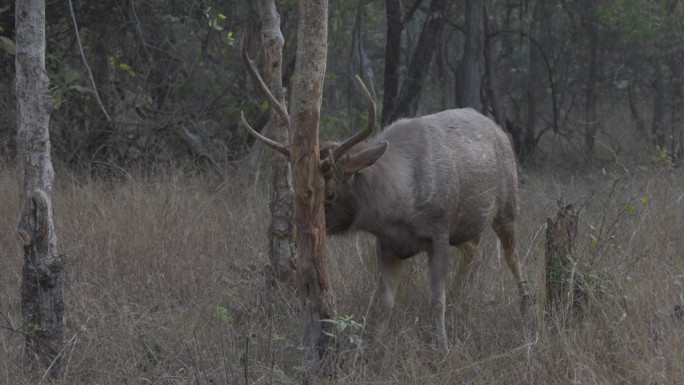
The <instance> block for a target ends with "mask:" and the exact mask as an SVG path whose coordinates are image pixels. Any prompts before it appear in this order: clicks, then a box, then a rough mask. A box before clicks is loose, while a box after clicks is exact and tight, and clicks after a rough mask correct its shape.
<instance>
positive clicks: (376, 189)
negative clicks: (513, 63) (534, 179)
mask: <svg viewBox="0 0 684 385" xmlns="http://www.w3.org/2000/svg"><path fill="white" fill-rule="evenodd" d="M384 143H386V145H384V146H383V144H384ZM337 145H338V144H337V143H326V144H323V145H322V146H321V154H322V156H325V154H327V153H328V152H329V151H328V149H333V148H335V147H336V146H337ZM383 147H384V148H385V150H384V151H382V148H383ZM373 149H377V150H376V151H378V152H384V153H382V154H380V155H379V157H378V154H373ZM359 154H361V155H359ZM363 154H370V155H366V156H367V157H370V156H375V157H376V158H377V160H376V161H375V162H374V163H372V164H370V165H368V163H371V162H370V161H368V162H365V163H363V162H361V164H362V165H367V166H366V167H362V168H360V169H359V170H354V169H353V168H352V169H350V170H345V171H342V172H340V173H338V177H337V178H327V181H326V197H329V196H331V195H332V196H333V197H334V200H332V199H328V200H327V201H326V205H325V214H326V227H327V230H328V233H329V234H339V233H344V232H348V231H357V230H361V231H366V232H369V233H371V234H374V235H375V236H376V237H377V240H378V243H379V244H380V245H381V246H382V247H383V248H384V249H385V250H386V251H387V252H390V253H392V254H394V255H396V256H397V257H399V258H401V259H406V258H409V257H411V256H414V255H415V254H417V253H418V252H420V251H422V250H425V251H427V249H429V248H430V246H431V244H432V242H433V241H436V240H439V239H440V238H441V239H444V238H445V237H448V243H449V244H450V245H452V246H458V245H460V244H462V243H464V242H468V241H471V240H474V239H476V238H478V237H479V236H480V234H481V233H482V231H484V229H485V228H486V227H487V226H488V225H490V224H491V223H492V222H493V220H494V219H499V221H500V222H512V221H513V220H514V219H515V214H516V211H517V207H518V196H517V188H518V187H517V186H518V180H517V172H516V162H515V157H514V154H513V150H512V149H511V146H510V142H509V140H508V137H507V136H506V134H505V133H504V132H503V131H502V130H501V129H500V128H499V127H498V126H497V125H496V124H495V123H494V122H492V121H491V120H490V119H489V118H487V117H485V116H483V115H481V114H480V113H478V112H477V111H475V110H472V109H455V110H447V111H442V112H439V113H436V114H433V115H428V116H423V117H420V118H414V119H403V120H400V121H397V122H396V123H394V124H392V125H391V126H389V127H387V128H386V129H385V130H384V131H383V132H382V133H380V134H379V135H377V136H376V137H375V138H374V139H373V140H372V141H371V142H367V143H359V144H357V145H356V146H355V147H353V148H352V149H351V150H350V151H349V152H348V153H347V155H345V156H343V157H342V158H341V159H339V160H338V161H337V164H338V168H340V169H344V166H345V164H347V163H349V162H351V161H352V160H353V159H354V157H355V156H356V157H358V156H361V157H363V156H364V155H363ZM339 174H342V175H339ZM345 174H346V175H345Z"/></svg>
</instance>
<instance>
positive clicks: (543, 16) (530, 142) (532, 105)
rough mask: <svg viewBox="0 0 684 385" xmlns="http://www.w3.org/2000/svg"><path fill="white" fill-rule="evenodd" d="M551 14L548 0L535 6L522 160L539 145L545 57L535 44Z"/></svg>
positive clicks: (546, 28) (546, 31) (539, 39)
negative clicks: (538, 116) (538, 126)
mask: <svg viewBox="0 0 684 385" xmlns="http://www.w3.org/2000/svg"><path fill="white" fill-rule="evenodd" d="M549 16H550V15H549V6H548V4H546V0H540V1H538V2H537V3H536V4H535V6H534V19H533V27H532V35H531V36H529V38H528V44H529V49H530V69H529V73H528V76H529V78H528V81H527V119H526V124H525V131H524V133H523V138H522V142H521V144H522V145H521V149H520V154H519V157H520V160H521V161H522V162H525V161H527V160H529V159H530V157H531V156H532V155H533V154H534V151H535V149H536V147H537V108H538V103H537V102H538V100H539V96H540V94H541V92H542V90H543V83H542V79H544V76H542V71H543V70H544V58H543V56H542V52H541V50H542V49H543V48H544V47H539V46H537V45H536V44H534V40H535V39H537V41H544V40H545V39H543V38H542V35H543V34H547V33H548V28H549V21H548V20H549Z"/></svg>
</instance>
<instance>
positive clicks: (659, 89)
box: [651, 63, 665, 149]
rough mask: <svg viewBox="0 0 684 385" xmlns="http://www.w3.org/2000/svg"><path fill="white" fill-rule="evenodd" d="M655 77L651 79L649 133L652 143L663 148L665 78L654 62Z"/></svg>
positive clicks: (658, 65)
mask: <svg viewBox="0 0 684 385" xmlns="http://www.w3.org/2000/svg"><path fill="white" fill-rule="evenodd" d="M654 67H655V79H654V80H653V88H654V92H653V120H652V124H651V133H652V137H653V140H654V143H653V144H655V145H656V146H657V147H658V148H660V149H664V148H665V130H664V127H663V124H664V122H665V79H664V76H663V70H662V69H661V68H660V64H658V63H656V64H655V65H654Z"/></svg>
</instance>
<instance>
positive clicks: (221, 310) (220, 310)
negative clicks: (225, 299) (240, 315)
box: [214, 305, 233, 326]
mask: <svg viewBox="0 0 684 385" xmlns="http://www.w3.org/2000/svg"><path fill="white" fill-rule="evenodd" d="M214 310H215V311H216V315H218V317H219V319H220V320H221V322H223V323H224V324H226V325H227V326H231V325H232V324H233V317H231V316H230V314H228V309H226V308H225V307H223V306H219V305H216V306H214Z"/></svg>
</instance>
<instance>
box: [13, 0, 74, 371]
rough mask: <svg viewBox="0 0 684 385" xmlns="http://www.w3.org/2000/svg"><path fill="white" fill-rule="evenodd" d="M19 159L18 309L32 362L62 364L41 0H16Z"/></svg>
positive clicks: (50, 105) (51, 367)
mask: <svg viewBox="0 0 684 385" xmlns="http://www.w3.org/2000/svg"><path fill="white" fill-rule="evenodd" d="M15 15H16V31H17V35H16V46H17V53H16V71H17V72H16V91H17V148H18V151H17V158H18V159H17V163H18V164H19V167H20V170H21V171H20V172H21V179H22V180H21V182H20V186H21V196H20V199H21V201H20V202H21V218H20V220H19V226H18V229H17V230H18V235H19V239H20V241H21V244H22V246H23V250H24V266H23V269H22V282H21V314H22V317H23V320H24V329H25V330H24V331H25V357H26V359H27V360H28V361H29V362H30V363H31V365H30V366H31V367H34V368H36V369H41V370H49V371H50V373H51V375H53V376H55V375H57V374H58V373H59V370H60V360H59V356H60V352H61V350H62V345H63V340H64V319H63V318H64V301H63V298H62V280H61V275H60V273H61V271H62V261H61V259H60V257H59V256H57V255H56V247H57V237H56V235H55V231H54V226H53V222H52V201H51V192H52V182H53V179H54V171H53V169H52V162H51V160H50V137H49V131H48V124H49V121H50V111H51V110H52V109H53V106H54V102H53V101H52V98H51V96H50V92H49V90H48V84H49V80H48V78H47V75H46V72H45V0H17V2H16V13H15Z"/></svg>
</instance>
